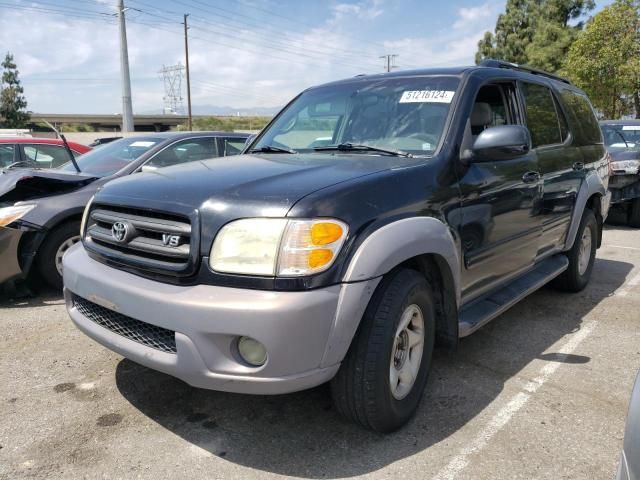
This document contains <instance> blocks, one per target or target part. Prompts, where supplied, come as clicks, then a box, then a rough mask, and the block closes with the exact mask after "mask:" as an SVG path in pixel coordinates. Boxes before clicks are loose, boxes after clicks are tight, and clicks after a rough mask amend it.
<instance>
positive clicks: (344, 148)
mask: <svg viewBox="0 0 640 480" xmlns="http://www.w3.org/2000/svg"><path fill="white" fill-rule="evenodd" d="M313 149H314V150H315V151H317V152H322V151H329V150H338V151H340V152H355V151H367V152H380V153H386V154H388V155H395V156H396V157H407V158H411V157H413V155H412V154H410V153H408V152H403V151H402V150H392V149H390V148H380V147H372V146H371V145H360V144H355V143H339V144H338V145H326V146H324V147H313Z"/></svg>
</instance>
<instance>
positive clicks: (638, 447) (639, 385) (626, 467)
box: [616, 372, 640, 480]
mask: <svg viewBox="0 0 640 480" xmlns="http://www.w3.org/2000/svg"><path fill="white" fill-rule="evenodd" d="M616 478H617V479H618V480H638V479H640V372H638V376H637V377H636V383H635V384H634V386H633V392H632V393H631V400H630V401H629V413H628V415H627V427H626V430H625V432H624V445H623V447H622V457H621V458H620V465H619V466H618V475H617V477H616Z"/></svg>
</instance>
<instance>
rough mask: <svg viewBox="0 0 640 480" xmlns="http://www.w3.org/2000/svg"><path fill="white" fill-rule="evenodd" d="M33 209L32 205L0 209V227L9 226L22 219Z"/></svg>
mask: <svg viewBox="0 0 640 480" xmlns="http://www.w3.org/2000/svg"><path fill="white" fill-rule="evenodd" d="M34 208H35V205H34V204H27V205H14V206H12V207H5V208H0V227H4V226H5V225H9V224H10V223H13V222H15V221H16V220H19V219H21V218H22V217H24V216H25V215H26V214H27V213H28V212H30V211H31V210H33V209H34Z"/></svg>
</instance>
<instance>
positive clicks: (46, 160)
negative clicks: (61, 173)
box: [22, 144, 69, 168]
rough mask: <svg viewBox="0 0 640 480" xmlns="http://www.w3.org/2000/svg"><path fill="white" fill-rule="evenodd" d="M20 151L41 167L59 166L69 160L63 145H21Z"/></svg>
mask: <svg viewBox="0 0 640 480" xmlns="http://www.w3.org/2000/svg"><path fill="white" fill-rule="evenodd" d="M22 151H23V152H24V155H25V157H27V159H28V160H30V161H32V162H34V163H35V164H36V165H37V166H38V167H42V168H55V167H59V166H60V165H63V164H65V163H67V162H68V161H69V154H68V153H67V151H66V150H65V149H64V147H58V146H56V145H36V144H32V145H23V146H22Z"/></svg>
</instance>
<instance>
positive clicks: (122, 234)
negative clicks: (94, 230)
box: [111, 222, 129, 242]
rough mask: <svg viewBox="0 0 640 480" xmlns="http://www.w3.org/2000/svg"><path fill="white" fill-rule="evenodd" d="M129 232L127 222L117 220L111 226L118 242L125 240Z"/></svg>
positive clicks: (113, 235) (112, 233) (112, 234)
mask: <svg viewBox="0 0 640 480" xmlns="http://www.w3.org/2000/svg"><path fill="white" fill-rule="evenodd" d="M128 233H129V227H128V226H127V224H126V223H123V222H116V223H114V224H113V226H112V227H111V236H112V237H113V238H115V239H116V241H118V242H124V241H125V240H126V238H127V235H128Z"/></svg>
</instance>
